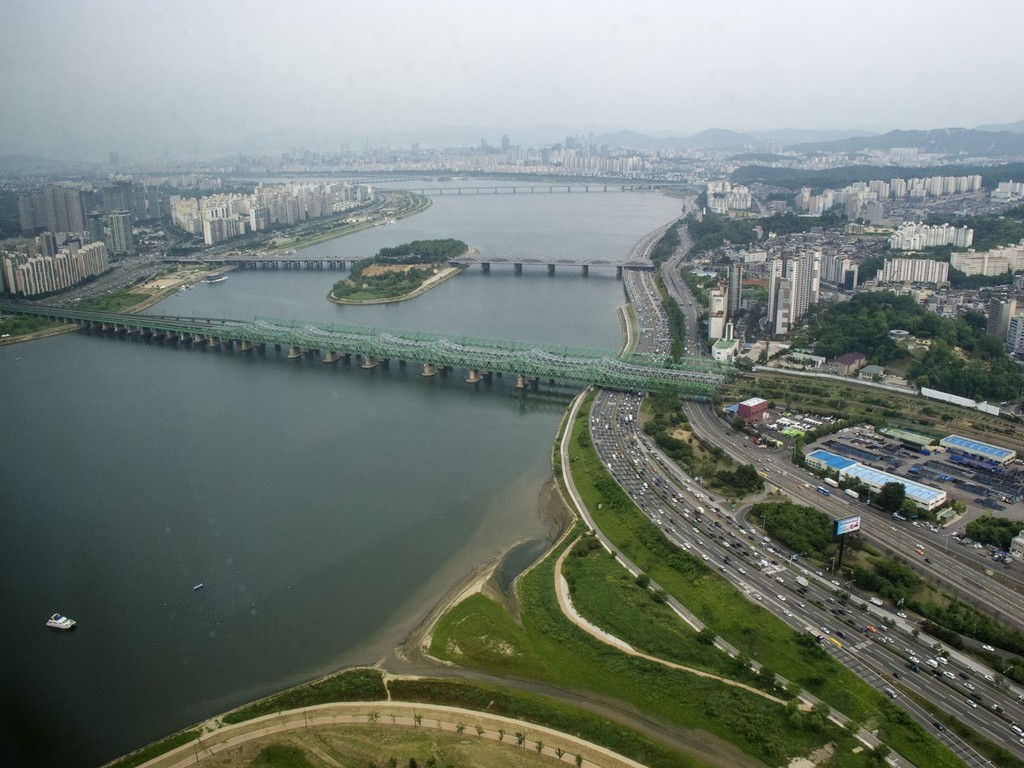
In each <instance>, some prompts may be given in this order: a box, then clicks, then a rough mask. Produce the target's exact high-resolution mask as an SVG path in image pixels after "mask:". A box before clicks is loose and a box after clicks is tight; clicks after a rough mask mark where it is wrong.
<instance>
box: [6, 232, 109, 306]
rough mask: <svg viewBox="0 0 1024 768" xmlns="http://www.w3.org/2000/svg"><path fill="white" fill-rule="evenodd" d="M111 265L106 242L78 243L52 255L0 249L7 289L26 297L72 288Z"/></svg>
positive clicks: (16, 294)
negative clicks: (30, 254) (34, 254)
mask: <svg viewBox="0 0 1024 768" xmlns="http://www.w3.org/2000/svg"><path fill="white" fill-rule="evenodd" d="M107 269H109V263H108V261H107V247H106V246H105V245H104V244H103V243H102V242H96V243H88V244H86V245H81V246H80V245H78V244H77V243H75V244H74V245H73V246H72V248H70V249H69V248H61V249H60V250H59V251H58V252H57V253H56V254H55V255H52V256H49V255H45V256H44V255H39V256H29V255H27V254H23V253H7V252H0V273H2V275H3V288H4V290H5V291H6V292H7V293H10V294H13V295H15V296H24V297H26V298H31V297H33V296H41V295H44V294H48V293H54V292H56V291H60V290H64V289H65V288H70V287H72V286H74V285H76V284H78V283H80V282H82V281H83V280H85V279H86V278H88V277H92V276H94V275H100V274H103V273H104V272H106V271H107Z"/></svg>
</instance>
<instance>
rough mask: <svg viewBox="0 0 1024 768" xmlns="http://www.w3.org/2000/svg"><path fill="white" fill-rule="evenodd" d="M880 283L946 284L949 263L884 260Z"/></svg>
mask: <svg viewBox="0 0 1024 768" xmlns="http://www.w3.org/2000/svg"><path fill="white" fill-rule="evenodd" d="M878 282H880V283H947V282H949V262H945V261H933V260H932V259H886V260H885V262H884V266H883V267H882V272H881V274H880V275H879V278H878Z"/></svg>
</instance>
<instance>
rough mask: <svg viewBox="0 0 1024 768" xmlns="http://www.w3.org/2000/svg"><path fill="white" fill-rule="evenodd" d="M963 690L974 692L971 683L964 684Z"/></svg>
mask: <svg viewBox="0 0 1024 768" xmlns="http://www.w3.org/2000/svg"><path fill="white" fill-rule="evenodd" d="M964 688H966V689H967V690H968V691H973V690H974V684H973V683H964Z"/></svg>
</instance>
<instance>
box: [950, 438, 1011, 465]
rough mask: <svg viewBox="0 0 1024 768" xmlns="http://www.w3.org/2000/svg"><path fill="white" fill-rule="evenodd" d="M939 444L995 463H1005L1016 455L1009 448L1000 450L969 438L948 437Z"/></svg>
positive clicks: (995, 446) (997, 447)
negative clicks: (974, 454)
mask: <svg viewBox="0 0 1024 768" xmlns="http://www.w3.org/2000/svg"><path fill="white" fill-rule="evenodd" d="M939 443H940V444H941V445H944V446H946V447H948V448H960V449H962V450H965V451H970V452H971V453H976V454H980V455H982V456H989V457H991V458H993V459H995V460H996V461H1006V460H1007V459H1012V458H1013V457H1014V456H1016V455H1017V452H1016V451H1011V450H1010V449H1009V448H1000V447H999V446H998V445H990V444H989V443H982V442H980V441H978V440H971V439H970V438H969V437H961V436H960V435H949V436H948V437H944V438H942V440H940V441H939Z"/></svg>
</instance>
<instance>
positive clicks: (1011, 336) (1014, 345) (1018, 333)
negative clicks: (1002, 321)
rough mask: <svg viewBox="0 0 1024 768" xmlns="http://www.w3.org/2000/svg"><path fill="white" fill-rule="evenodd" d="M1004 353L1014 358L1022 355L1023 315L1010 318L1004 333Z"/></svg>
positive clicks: (1023, 339)
mask: <svg viewBox="0 0 1024 768" xmlns="http://www.w3.org/2000/svg"><path fill="white" fill-rule="evenodd" d="M1006 352H1007V354H1010V355H1014V356H1015V357H1020V356H1022V355H1024V315H1014V316H1013V317H1011V318H1010V322H1009V327H1008V330H1007V332H1006Z"/></svg>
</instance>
